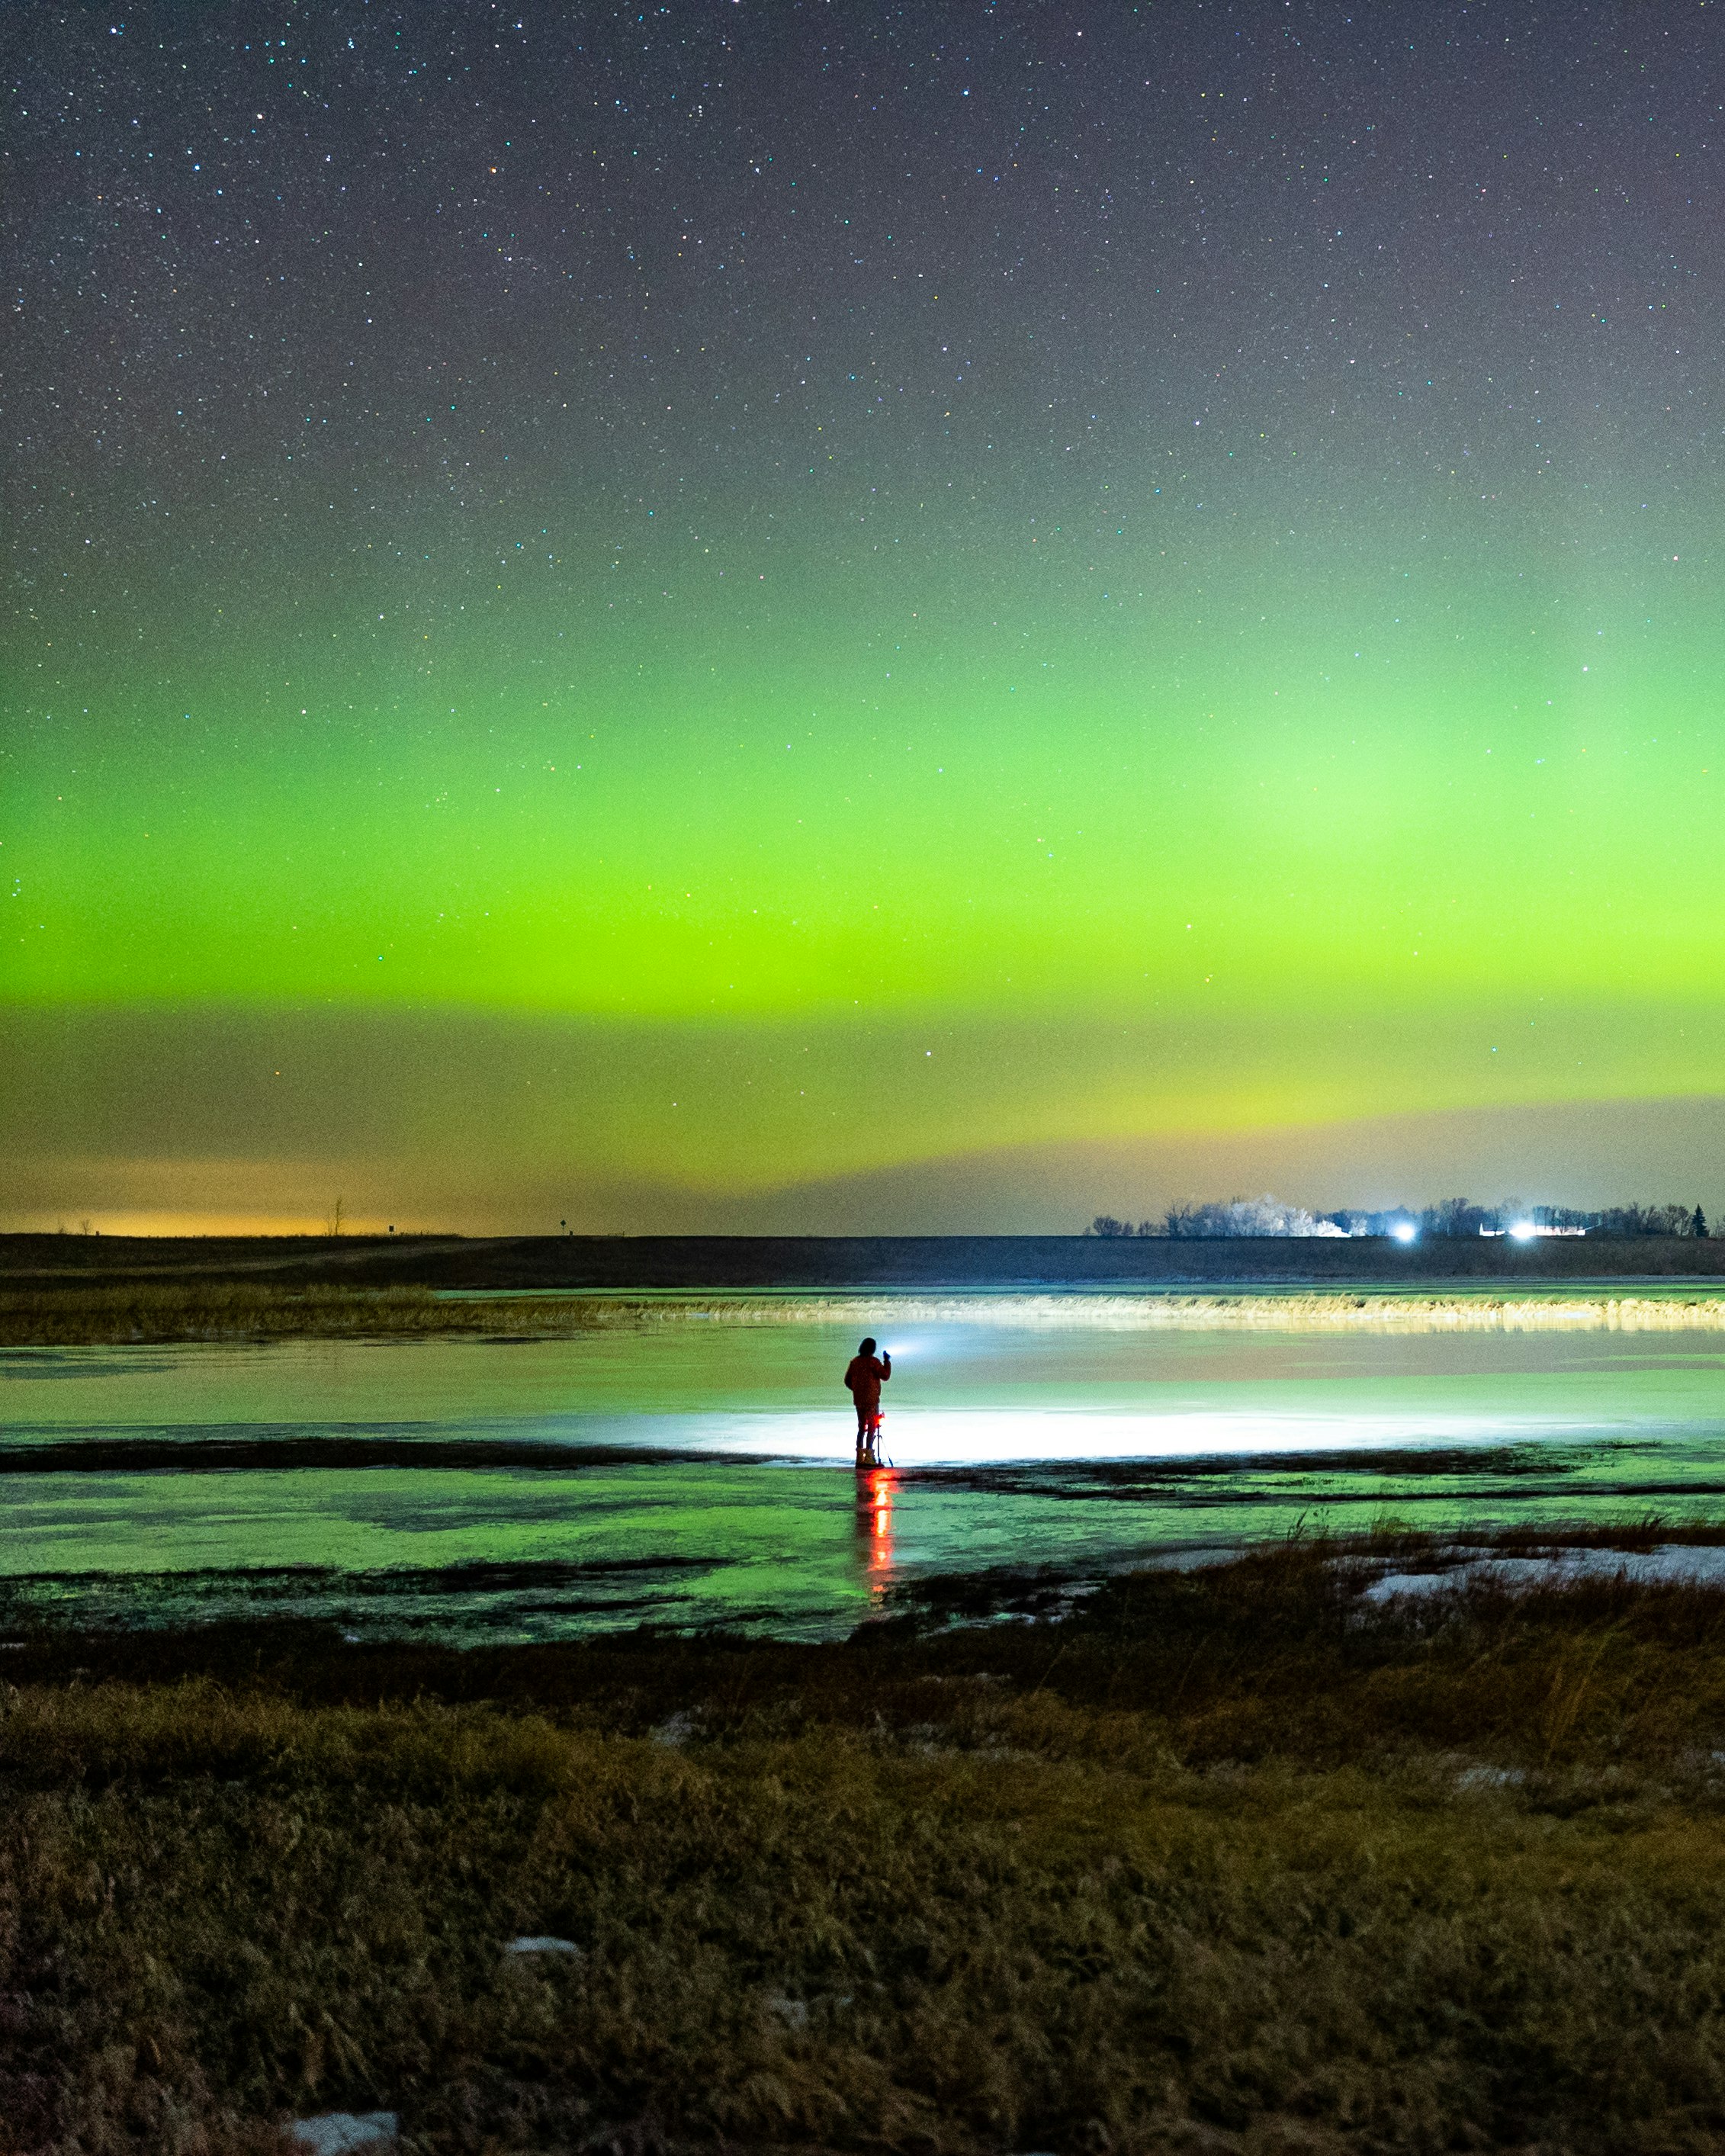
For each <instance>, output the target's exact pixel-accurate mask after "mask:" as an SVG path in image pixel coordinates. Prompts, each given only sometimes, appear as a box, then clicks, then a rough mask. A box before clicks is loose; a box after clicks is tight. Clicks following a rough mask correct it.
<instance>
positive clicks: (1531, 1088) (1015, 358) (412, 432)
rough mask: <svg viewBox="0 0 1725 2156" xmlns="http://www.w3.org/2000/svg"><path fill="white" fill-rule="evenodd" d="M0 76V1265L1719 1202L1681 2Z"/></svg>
mask: <svg viewBox="0 0 1725 2156" xmlns="http://www.w3.org/2000/svg"><path fill="white" fill-rule="evenodd" d="M3 38H4V61H5V67H4V81H5V86H6V95H7V100H8V103H7V112H6V126H5V129H4V138H3V140H4V167H3V173H0V184H3V193H0V218H3V223H4V230H5V238H6V244H7V252H8V259H9V262H10V265H11V268H10V279H9V282H10V285H11V288H12V292H13V316H12V321H11V324H10V328H9V333H8V341H7V358H6V363H5V378H6V389H5V406H6V419H7V430H6V435H5V441H6V455H5V463H6V475H7V499H6V506H7V510H8V539H9V542H10V547H11V557H10V558H11V568H12V579H11V605H10V608H9V609H8V615H7V619H6V629H5V647H4V652H3V663H0V690H3V695H4V699H5V701H4V706H3V717H0V891H3V892H4V894H5V906H4V914H3V917H0V918H3V942H0V949H3V951H4V952H5V953H6V954H7V955H6V956H5V957H4V958H3V960H0V998H3V1007H0V1008H3V1024H0V1153H3V1156H4V1158H3V1161H0V1171H3V1173H0V1209H5V1211H6V1213H7V1217H8V1218H9V1219H12V1220H13V1221H14V1222H15V1223H17V1224H24V1223H26V1222H28V1223H32V1224H35V1223H43V1222H45V1223H46V1224H50V1225H51V1224H53V1223H54V1220H55V1219H59V1218H66V1219H69V1220H71V1219H76V1218H77V1217H79V1216H90V1217H94V1218H95V1220H96V1221H97V1222H98V1224H105V1225H110V1226H112V1227H116V1228H118V1227H121V1226H124V1225H126V1224H167V1223H168V1222H170V1221H172V1222H178V1223H198V1224H218V1223H239V1222H242V1221H248V1222H257V1223H273V1224H300V1223H304V1222H306V1221H311V1220H316V1219H321V1217H322V1216H323V1214H325V1212H326V1210H327V1208H328V1206H329V1204H330V1203H331V1201H332V1199H334V1197H335V1196H336V1194H337V1193H340V1194H341V1195H342V1196H343V1197H344V1199H345V1200H346V1202H347V1209H348V1210H349V1213H350V1214H351V1215H352V1216H353V1217H354V1218H355V1219H357V1220H358V1221H360V1222H361V1223H367V1222H374V1223H377V1224H381V1223H382V1222H383V1221H385V1220H386V1219H387V1220H393V1221H397V1222H398V1223H399V1224H403V1225H413V1226H426V1225H437V1224H456V1225H465V1226H470V1227H496V1228H521V1229H537V1228H543V1227H547V1226H549V1227H551V1228H553V1229H554V1228H555V1227H556V1225H557V1222H558V1220H559V1219H567V1220H568V1222H569V1224H570V1225H571V1226H572V1227H574V1226H580V1227H583V1228H598V1227H604V1228H628V1227H641V1228H648V1227H665V1226H691V1227H696V1226H706V1225H725V1224H729V1225H736V1226H768V1225H771V1226H798V1227H805V1228H809V1229H822V1228H828V1229H849V1228H868V1227H873V1228H891V1227H896V1226H898V1227H922V1228H929V1227H951V1228H968V1227H978V1228H990V1227H993V1228H1014V1227H1022V1228H1039V1227H1045V1228H1061V1227H1070V1228H1074V1229H1076V1228H1077V1227H1079V1226H1081V1224H1083V1222H1084V1221H1085V1220H1086V1219H1088V1218H1089V1216H1090V1215H1091V1214H1092V1213H1093V1212H1096V1211H1097V1210H1101V1209H1107V1210H1110V1211H1118V1212H1135V1211H1137V1210H1141V1209H1142V1210H1147V1209H1150V1208H1151V1207H1152V1206H1153V1205H1156V1204H1160V1203H1165V1202H1166V1201H1167V1200H1168V1199H1171V1198H1181V1197H1196V1198H1203V1197H1226V1196H1229V1195H1231V1194H1233V1193H1234V1192H1235V1189H1237V1188H1264V1187H1266V1185H1273V1186H1274V1187H1276V1188H1279V1189H1280V1190H1281V1193H1282V1194H1283V1195H1284V1196H1286V1197H1289V1198H1296V1199H1302V1200H1304V1201H1305V1202H1307V1203H1312V1204H1344V1203H1349V1204H1384V1203H1388V1202H1390V1201H1393V1200H1397V1199H1407V1200H1410V1201H1412V1202H1416V1203H1417V1202H1421V1201H1423V1200H1425V1199H1431V1198H1435V1197H1438V1196H1441V1195H1444V1194H1446V1193H1448V1192H1450V1191H1451V1190H1458V1191H1459V1190H1466V1191H1468V1192H1470V1193H1471V1194H1474V1195H1476V1196H1479V1197H1482V1198H1491V1197H1496V1196H1498V1195H1501V1194H1503V1193H1507V1192H1510V1191H1514V1192H1516V1193H1518V1194H1521V1195H1524V1196H1527V1197H1530V1198H1534V1199H1539V1198H1548V1199H1553V1200H1555V1201H1558V1202H1564V1203H1572V1204H1584V1203H1601V1202H1609V1201H1612V1200H1614V1199H1622V1198H1626V1197H1644V1198H1655V1199H1666V1198H1668V1197H1670V1198H1679V1199H1685V1200H1691V1201H1692V1200H1693V1199H1695V1198H1697V1197H1699V1198H1701V1199H1703V1200H1704V1201H1705V1202H1706V1203H1707V1205H1708V1207H1709V1209H1710V1210H1711V1209H1716V1208H1717V1207H1718V1206H1720V1204H1722V1202H1725V1172H1722V1169H1721V1167H1720V1163H1721V1161H1722V1160H1725V1108H1722V1104H1721V1100H1720V1096H1721V1095H1722V1093H1725V1085H1722V1080H1721V1071H1722V1067H1725V1065H1722V1056H1725V819H1722V816H1721V812H1720V807H1719V803H1720V800H1721V795H1722V781H1725V727H1722V700H1725V604H1722V583H1721V567H1722V554H1725V539H1722V526H1721V510H1722V506H1725V488H1722V481H1725V433H1722V429H1725V266H1722V250H1725V104H1722V100H1725V8H1720V7H1719V6H1717V5H1712V6H1708V5H1705V4H1702V0H1694V4H1689V0H1669V4H1658V5H1646V6H1598V5H1594V6H1583V5H1578V4H1573V0H1572V3H1571V4H1563V5H1549V6H1548V5H1533V6H1530V5H1527V4H1514V5H1511V4H1491V5H1477V4H1476V5H1470V6H1467V7H1462V6H1459V5H1445V4H1440V0H1419V4H1417V5H1409V6H1395V5H1371V6H1356V7H1354V8H1346V7H1342V6H1332V5H1321V4H1306V0H1293V4H1281V0H1250V4H1240V0H1237V3H1236V4H1235V5H1232V6H1227V5H1220V4H1214V3H1213V4H1205V5H1199V4H1186V5H1167V6H1143V7H1139V8H1128V7H1126V6H1123V5H1106V6H1105V5H1096V6H1086V5H1077V6H1071V5H1065V4H1062V5H1033V4H1004V5H1000V6H991V5H987V4H983V0H974V4H959V3H958V0H949V4H946V5H939V6H937V5H923V6H915V5H912V6H905V7H887V6H878V5H873V4H864V0H855V4H850V0H844V4H816V0H801V4H798V0H772V3H771V4H767V0H711V4H701V5H678V6H670V7H661V8H645V9H642V10H637V9H634V8H625V9H621V10H610V9H604V8H545V7H542V6H526V7H513V8H490V7H485V6H481V5H477V4H473V5H466V6H457V7H451V6H440V5H436V4H424V3H423V0H414V4H413V5H411V6H408V5H398V6H395V7H384V6H381V5H372V6H366V5H361V4H357V0H348V3H347V4H341V0H337V4H330V5H323V6H319V7H316V8H298V9H291V10H283V9H279V8H278V9H274V10H272V9H269V8H262V7H257V6H250V5H248V6H245V7H237V6H234V7H222V6H212V5H195V6H194V5H192V4H189V0H187V4H182V5H178V6H162V7H157V8H148V9H122V10H120V11H117V12H115V13H97V12H95V11H93V10H91V9H88V8H84V9H61V8H52V7H41V6H33V5H32V6H28V7H14V8H11V9H10V10H8V11H7V17H6V21H5V23H4V30H3Z"/></svg>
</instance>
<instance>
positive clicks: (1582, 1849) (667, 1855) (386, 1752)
mask: <svg viewBox="0 0 1725 2156" xmlns="http://www.w3.org/2000/svg"><path fill="white" fill-rule="evenodd" d="M1380 1554H1381V1553H1380ZM1400 1555H1401V1558H1402V1559H1403V1560H1404V1561H1405V1562H1406V1563H1418V1562H1419V1558H1420V1548H1419V1546H1418V1545H1415V1544H1412V1543H1408V1544H1406V1545H1404V1546H1401V1548H1400ZM1363 1578H1364V1573H1363V1571H1361V1570H1360V1569H1359V1568H1357V1567H1356V1566H1355V1565H1354V1564H1353V1563H1352V1561H1351V1558H1350V1555H1349V1553H1348V1552H1347V1551H1346V1550H1342V1549H1337V1548H1324V1547H1322V1546H1321V1545H1317V1544H1296V1545H1292V1546H1290V1547H1286V1548H1281V1549H1278V1550H1276V1551H1273V1552H1271V1553H1265V1554H1262V1555H1259V1556H1255V1557H1251V1558H1246V1559H1244V1560H1242V1561H1240V1562H1238V1563H1234V1564H1231V1565H1229V1566H1225V1567H1222V1568H1216V1569H1213V1570H1210V1571H1207V1572H1199V1573H1186V1574H1179V1573H1147V1574H1139V1575H1136V1576H1134V1577H1133V1578H1129V1579H1127V1580H1124V1581H1122V1582H1120V1583H1118V1584H1116V1585H1115V1586H1113V1587H1112V1588H1110V1589H1106V1591H1104V1592H1103V1593H1102V1594H1101V1595H1100V1596H1099V1597H1098V1598H1096V1600H1095V1601H1094V1602H1093V1603H1092V1604H1090V1605H1088V1606H1087V1607H1086V1609H1084V1610H1083V1611H1082V1613H1081V1614H1079V1615H1077V1616H1074V1617H1070V1618H1068V1619H1066V1620H1063V1621H1062V1622H1060V1623H1058V1624H1049V1625H933V1624H932V1623H927V1622H925V1623H922V1624H921V1625H919V1624H916V1623H912V1622H909V1621H906V1622H905V1623H903V1624H901V1625H890V1624H889V1625H880V1626H876V1627H873V1628H870V1630H869V1631H868V1632H867V1633H866V1634H865V1635H861V1636H860V1637H859V1638H858V1639H856V1640H854V1641H852V1642H851V1643H850V1644H848V1645H839V1646H829V1647H817V1646H809V1647H793V1646H786V1645H744V1644H741V1643H737V1642H727V1641H725V1640H683V1641H680V1640H670V1639H655V1638H649V1637H642V1636H631V1637H629V1638H626V1639H616V1640H608V1641H604V1642H600V1643H596V1644H593V1645H587V1646H579V1647H574V1646H572V1647H538V1648H520V1649H497V1650H485V1651H480V1652H466V1653H462V1652H457V1651H454V1650H444V1649H441V1648H439V1647H436V1646H433V1645H394V1646H388V1645H384V1646H375V1647H366V1646H358V1645H348V1644H347V1643H344V1642H343V1641H342V1640H341V1639H340V1638H339V1637H336V1636H335V1635H324V1634H321V1633H311V1632H298V1633H295V1632H290V1631H280V1630H266V1629H259V1630H254V1631H214V1632H210V1633H207V1634H203V1635H177V1636H172V1637H168V1636H161V1635H155V1636H151V1635H139V1634H131V1635H122V1636H118V1637H108V1638H105V1639H103V1638H95V1637H91V1636H84V1637H75V1636H56V1635H21V1634H20V1633H19V1632H18V1629H17V1628H16V1627H15V1626H14V1627H13V1628H12V1636H13V1640H14V1641H15V1642H16V1644H14V1645H11V1646H10V1647H8V1650H6V1652H5V1654H4V1655H3V1657H0V1663H3V1665H4V1666H5V1667H4V1670H3V1674H4V1676H7V1677H8V1678H9V1679H10V1681H9V1682H8V1683H6V1684H4V1685H3V1686H0V2149H3V2150H4V2151H5V2152H6V2156H25V2152H29V2156H38V2152H40V2156H47V2152H49V2151H52V2152H54V2156H62V2152H64V2156H113V2152H118V2151H121V2150H125V2151H148V2152H151V2156H156V2152H162V2156H169V2152H172V2156H218V2152H228V2151H241V2150H244V2151H253V2152H261V2151H264V2150H275V2149H279V2148H282V2147H284V2146H285V2143H283V2142H282V2140H281V2139H280V2125H281V2123H282V2122H283V2121H284V2120H285V2119H287V2118H289V2117H292V2116H295V2115H301V2114H305V2113H307V2112H317V2111H324V2110H330V2109H336V2108H352V2109H356V2110H366V2109H370V2108H374V2107H382V2108H388V2109H390V2110H393V2111H396V2112H398V2113H399V2115H400V2117H401V2121H402V2126H403V2136H404V2140H403V2146H404V2148H407V2149H408V2150H410V2151H424V2152H428V2156H429V2152H434V2151H435V2152H444V2151H449V2152H455V2151H461V2152H473V2156H480V2152H486V2151H489V2152H491V2153H492V2156H503V2152H523V2156H525V2152H529V2151H541V2152H551V2151H558V2152H563V2151H576V2150H588V2149H605V2148H611V2149H617V2150H619V2151H630V2152H637V2156H645V2152H649V2151H654V2150H674V2149H675V2150H681V2149H690V2150H693V2149H697V2148H700V2149H713V2150H720V2149H729V2150H740V2149H745V2148H747V2149H755V2148H774V2149H781V2150H787V2151H790V2150H800V2151H805V2152H807V2151H814V2150H839V2149H843V2150H851V2151H859V2152H861V2151H905V2152H911V2151H916V2152H925V2156H948V2152H950V2156H973V2152H985V2151H986V2152H996V2151H999V2152H1007V2151H1031V2150H1050V2151H1059V2152H1062V2156H1065V2152H1069V2151H1070V2152H1079V2151H1083V2152H1090V2153H1091V2156H1104V2152H1115V2151H1118V2152H1128V2151H1133V2152H1136V2151H1146V2152H1147V2151H1153V2150H1183V2151H1193V2152H1199V2151H1203V2152H1214V2156H1219V2152H1224V2151H1230V2152H1231V2151H1240V2152H1248V2151H1250V2152H1259V2151H1270V2150H1272V2149H1273V2150H1294V2149H1298V2150H1303V2151H1334V2152H1342V2151H1348V2152H1356V2151H1357V2152H1362V2156H1363V2152H1368V2151H1374V2152H1375V2151H1392V2150H1394V2151H1401V2150H1406V2151H1420V2152H1435V2151H1439V2150H1449V2149H1466V2148H1477V2149H1486V2148H1492V2149H1501V2148H1508V2149H1522V2150H1526V2151H1529V2152H1531V2151H1535V2150H1540V2151H1557V2150H1565V2151H1570V2150H1574V2151H1594V2150H1597V2151H1599V2152H1601V2153H1602V2156H1604V2152H1607V2151H1609V2152H1621V2151H1645V2152H1648V2156H1651V2152H1654V2151H1661V2152H1663V2151H1676V2150H1688V2149H1694V2150H1697V2151H1698V2150H1702V2149H1716V2148H1718V2147H1719V2146H1720V2145H1721V2144H1722V2142H1725V1921H1722V1920H1725V1595H1721V1594H1718V1593H1716V1592H1713V1591H1710V1590H1707V1589H1697V1588H1693V1587H1683V1586H1674V1585H1666V1586H1647V1585H1641V1586H1635V1585H1631V1584H1628V1583H1626V1582H1625V1581H1622V1580H1612V1579H1609V1578H1599V1579H1594V1580H1593V1581H1591V1582H1589V1583H1582V1584H1572V1585H1569V1586H1568V1587H1565V1588H1563V1589H1553V1590H1552V1591H1550V1592H1536V1593H1530V1594H1520V1595H1510V1594H1504V1593H1502V1592H1501V1591H1497V1590H1494V1589H1491V1588H1489V1587H1486V1586H1482V1585H1479V1584H1475V1585H1473V1586H1471V1587H1468V1588H1466V1589H1460V1590H1458V1591H1455V1592H1453V1593H1449V1594H1437V1595H1434V1596H1430V1597H1421V1598H1419V1599H1417V1600H1415V1601H1412V1602H1407V1603H1399V1604H1389V1605H1382V1604H1375V1603H1372V1602H1369V1601H1368V1600H1367V1599H1364V1598H1363V1595H1362V1594H1361V1592H1360V1589H1361V1587H1362V1584H1363ZM962 1603H963V1595H962V1594H958V1593H957V1592H955V1594H954V1595H953V1596H952V1597H950V1598H949V1606H957V1605H961V1604H962ZM521 1934H530V1935H549V1936H552V1937H555V1938H560V1939H563V1940H567V1942H569V1943H571V1944H572V1947H573V1948H574V1949H575V1951H573V1952H560V1953H511V1952H509V1951H507V1950H506V1949H507V1947H508V1943H509V1942H510V1940H511V1938H515V1937H516V1936H518V1935H521Z"/></svg>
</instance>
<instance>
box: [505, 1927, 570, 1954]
mask: <svg viewBox="0 0 1725 2156" xmlns="http://www.w3.org/2000/svg"><path fill="white" fill-rule="evenodd" d="M503 1951H504V1953H512V1954H530V1953H548V1954H575V1955H577V1956H578V1955H579V1954H580V1952H581V1949H580V1948H579V1947H578V1946H577V1945H576V1943H575V1942H574V1940H573V1939H554V1938H552V1936H551V1934H550V1933H548V1932H543V1933H541V1932H535V1933H523V1934H522V1936H521V1938H518V1939H510V1940H507V1941H506V1943H505V1945H504V1948H503Z"/></svg>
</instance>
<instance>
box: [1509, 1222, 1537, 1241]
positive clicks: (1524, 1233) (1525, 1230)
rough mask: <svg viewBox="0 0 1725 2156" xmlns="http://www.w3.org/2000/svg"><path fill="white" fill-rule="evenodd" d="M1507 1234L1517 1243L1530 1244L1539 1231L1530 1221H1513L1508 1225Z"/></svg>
mask: <svg viewBox="0 0 1725 2156" xmlns="http://www.w3.org/2000/svg"><path fill="white" fill-rule="evenodd" d="M1509 1232H1510V1234H1511V1235H1512V1237H1513V1238H1514V1239H1515V1240H1516V1241H1517V1242H1518V1243H1531V1242H1532V1240H1533V1238H1534V1237H1535V1236H1536V1235H1538V1233H1539V1230H1538V1229H1537V1228H1536V1227H1535V1226H1534V1225H1533V1223H1532V1221H1531V1220H1513V1221H1512V1222H1511V1223H1510V1229H1509Z"/></svg>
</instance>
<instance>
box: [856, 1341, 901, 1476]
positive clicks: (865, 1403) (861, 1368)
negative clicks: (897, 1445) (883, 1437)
mask: <svg viewBox="0 0 1725 2156" xmlns="http://www.w3.org/2000/svg"><path fill="white" fill-rule="evenodd" d="M891 1375H892V1358H891V1355H876V1354H875V1343H874V1342H873V1341H872V1340H865V1341H864V1342H863V1343H862V1345H861V1347H859V1348H858V1349H857V1351H856V1353H855V1354H854V1355H853V1356H852V1357H851V1358H850V1368H848V1369H847V1370H846V1371H845V1390H846V1391H847V1392H848V1393H849V1394H850V1397H851V1399H853V1400H854V1401H855V1403H856V1464H857V1466H859V1467H878V1466H880V1388H881V1386H882V1385H884V1384H885V1383H886V1380H887V1379H888V1378H890V1377H891Z"/></svg>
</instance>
